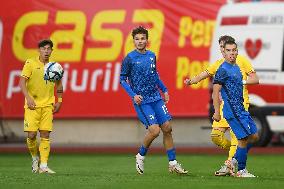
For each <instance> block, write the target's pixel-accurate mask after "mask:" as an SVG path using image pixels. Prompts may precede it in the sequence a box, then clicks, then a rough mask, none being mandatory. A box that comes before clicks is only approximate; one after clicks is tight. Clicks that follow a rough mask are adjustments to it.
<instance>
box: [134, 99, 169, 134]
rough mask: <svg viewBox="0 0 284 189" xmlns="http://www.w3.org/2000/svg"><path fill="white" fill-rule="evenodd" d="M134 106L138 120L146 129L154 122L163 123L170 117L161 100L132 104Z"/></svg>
mask: <svg viewBox="0 0 284 189" xmlns="http://www.w3.org/2000/svg"><path fill="white" fill-rule="evenodd" d="M134 107H135V111H136V113H137V116H138V118H139V120H140V121H141V122H142V123H143V124H144V125H145V127H146V129H148V127H149V126H150V125H154V124H158V125H163V124H164V123H165V122H167V121H169V120H171V119H172V117H171V115H170V114H169V112H168V109H167V107H166V105H165V103H164V101H163V100H158V101H155V102H151V103H147V104H141V105H137V104H134Z"/></svg>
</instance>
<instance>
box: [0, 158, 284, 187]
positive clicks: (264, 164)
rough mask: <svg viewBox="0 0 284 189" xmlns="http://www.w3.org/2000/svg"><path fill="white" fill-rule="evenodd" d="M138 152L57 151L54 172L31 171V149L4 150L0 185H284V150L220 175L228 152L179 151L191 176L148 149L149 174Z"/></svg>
mask: <svg viewBox="0 0 284 189" xmlns="http://www.w3.org/2000/svg"><path fill="white" fill-rule="evenodd" d="M134 156H135V155H134V154H123V155H116V154H111V155H97V154H52V155H51V157H50V161H49V166H50V167H51V168H52V169H53V170H55V171H56V172H57V173H56V174H55V175H46V174H32V173H31V165H30V164H31V160H30V157H29V155H28V154H0V188H7V189H12V188H19V189H24V188H29V189H30V188H39V189H43V188H53V189H57V188H60V189H63V188H68V189H70V188H79V189H83V188H92V189H94V188H103V189H108V188H110V189H113V188H122V189H128V188H129V189H140V188H143V189H150V188H155V189H160V188H161V189H166V188H170V189H175V188H178V189H182V188H187V189H189V188H192V189H198V188H200V189H201V188H202V189H204V188H210V189H221V188H226V189H234V188H237V189H242V188H243V189H245V188H247V189H268V188H272V189H277V188H283V187H284V171H283V170H284V155H250V156H249V159H248V169H249V170H250V171H251V172H252V173H253V174H255V175H257V176H258V178H233V177H229V176H227V177H215V176H213V173H214V171H215V170H217V169H219V166H220V165H221V163H222V162H223V161H224V158H225V156H224V155H192V154H188V155H180V154H178V156H177V157H178V160H179V161H180V162H181V163H182V165H183V166H184V167H185V168H187V169H188V170H190V174H189V175H186V176H182V175H176V174H170V173H168V170H167V165H168V162H167V157H166V155H153V154H149V155H148V156H147V158H146V161H145V173H144V175H138V174H137V173H136V170H135V158H134Z"/></svg>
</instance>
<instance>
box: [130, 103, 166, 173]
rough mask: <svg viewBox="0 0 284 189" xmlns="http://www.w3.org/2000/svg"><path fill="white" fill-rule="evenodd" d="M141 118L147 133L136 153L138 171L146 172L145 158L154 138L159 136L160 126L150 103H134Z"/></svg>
mask: <svg viewBox="0 0 284 189" xmlns="http://www.w3.org/2000/svg"><path fill="white" fill-rule="evenodd" d="M134 107H135V110H136V113H137V116H138V118H139V120H140V121H141V122H142V123H143V125H144V126H145V128H146V129H147V133H146V135H145V137H144V139H143V143H142V145H141V147H140V148H139V152H138V154H137V155H136V171H137V173H139V174H143V173H144V160H145V156H146V154H147V151H148V149H149V147H150V145H151V144H152V142H153V140H154V139H155V138H157V137H158V136H159V133H160V130H161V129H160V127H159V125H158V124H157V120H156V118H155V112H154V110H153V109H152V107H151V105H150V104H142V105H136V104H135V105H134Z"/></svg>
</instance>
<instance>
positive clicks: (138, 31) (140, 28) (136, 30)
mask: <svg viewBox="0 0 284 189" xmlns="http://www.w3.org/2000/svg"><path fill="white" fill-rule="evenodd" d="M136 34H145V35H146V39H148V30H147V29H146V28H144V27H143V26H138V27H136V28H134V29H133V30H132V37H133V39H134V37H135V35H136Z"/></svg>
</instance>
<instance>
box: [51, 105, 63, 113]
mask: <svg viewBox="0 0 284 189" xmlns="http://www.w3.org/2000/svg"><path fill="white" fill-rule="evenodd" d="M61 104H62V102H56V103H55V104H54V105H53V113H54V114H55V113H58V112H59V110H60V108H61Z"/></svg>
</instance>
